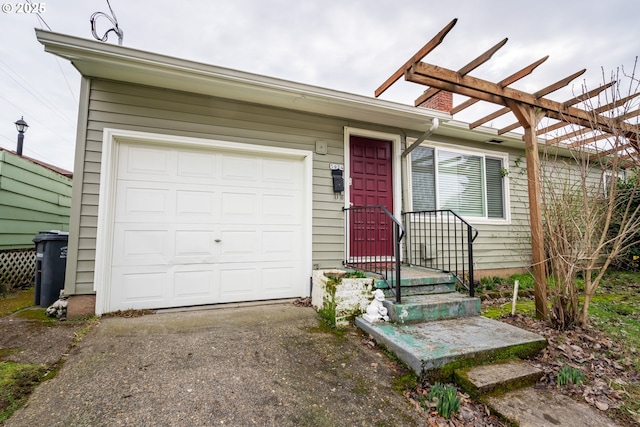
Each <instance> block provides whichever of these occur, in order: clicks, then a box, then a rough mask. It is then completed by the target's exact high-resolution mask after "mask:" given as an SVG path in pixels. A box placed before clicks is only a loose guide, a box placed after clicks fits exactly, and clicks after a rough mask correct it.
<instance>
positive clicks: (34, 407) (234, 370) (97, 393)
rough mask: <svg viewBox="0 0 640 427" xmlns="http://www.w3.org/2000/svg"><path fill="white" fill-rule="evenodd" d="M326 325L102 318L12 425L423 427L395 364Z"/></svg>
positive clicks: (253, 313) (226, 312) (260, 318)
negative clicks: (397, 383) (398, 383)
mask: <svg viewBox="0 0 640 427" xmlns="http://www.w3.org/2000/svg"><path fill="white" fill-rule="evenodd" d="M319 325H320V323H319V320H318V316H317V314H316V312H315V311H314V310H313V309H311V308H302V307H296V306H294V305H292V304H290V303H287V304H284V303H280V304H270V305H256V306H251V307H247V306H244V307H243V306H235V307H226V308H215V309H209V310H204V309H203V310H197V311H181V312H175V311H169V312H161V313H157V314H153V315H148V316H143V317H137V318H105V319H102V320H101V322H100V325H99V326H97V327H96V328H95V329H94V330H93V331H92V332H91V333H90V334H89V335H88V336H86V337H85V338H84V339H83V340H82V341H81V342H80V343H79V345H78V346H77V347H76V348H75V349H74V350H73V351H72V353H71V354H70V355H69V356H68V359H67V361H66V363H65V364H64V366H63V367H62V368H61V370H60V371H59V372H58V374H57V376H56V377H55V378H54V379H52V380H50V381H47V382H45V383H43V384H41V385H40V386H38V388H37V389H36V390H35V392H34V394H33V395H32V396H31V398H30V400H29V402H28V404H27V406H26V407H24V408H22V409H20V410H19V411H17V412H16V413H15V414H14V415H13V416H12V417H11V418H10V419H9V420H7V422H6V425H7V426H11V427H16V426H29V427H33V426H39V425H46V426H205V425H206V426H209V425H228V426H251V425H258V426H370V425H371V426H374V425H375V426H386V425H389V426H391V425H403V426H412V425H425V424H426V420H424V419H422V418H420V416H419V415H418V414H417V412H415V411H414V410H413V409H412V408H411V407H409V405H408V403H407V401H406V400H405V399H404V398H403V397H402V396H401V395H399V394H398V393H397V392H395V391H394V390H393V389H392V385H391V384H392V380H393V378H394V375H395V373H394V372H395V371H394V369H395V363H394V362H392V361H390V360H389V359H388V358H387V357H386V356H384V355H382V354H380V353H379V351H377V350H372V349H369V348H368V347H367V346H365V345H363V344H362V342H361V338H360V337H359V335H358V333H357V332H356V331H353V330H350V331H348V332H347V333H346V334H345V335H342V336H341V335H339V334H336V333H333V332H328V331H326V330H324V329H323V328H321V327H320V326H319Z"/></svg>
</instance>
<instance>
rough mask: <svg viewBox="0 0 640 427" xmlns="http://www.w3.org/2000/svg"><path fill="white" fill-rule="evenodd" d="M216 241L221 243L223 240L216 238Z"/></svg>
mask: <svg viewBox="0 0 640 427" xmlns="http://www.w3.org/2000/svg"><path fill="white" fill-rule="evenodd" d="M214 242H216V243H220V242H222V240H220V239H216V240H214Z"/></svg>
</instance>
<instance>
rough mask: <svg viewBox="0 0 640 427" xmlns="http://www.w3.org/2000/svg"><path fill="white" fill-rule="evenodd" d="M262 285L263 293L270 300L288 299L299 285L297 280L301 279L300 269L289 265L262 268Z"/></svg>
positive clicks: (274, 264)
mask: <svg viewBox="0 0 640 427" xmlns="http://www.w3.org/2000/svg"><path fill="white" fill-rule="evenodd" d="M261 275H262V277H261V283H262V288H263V292H264V293H265V295H268V296H269V298H287V296H288V295H291V292H292V291H294V290H295V289H296V288H297V287H299V284H298V283H296V280H297V279H296V278H297V277H300V267H299V266H294V267H292V266H290V265H287V264H282V263H281V264H280V265H278V264H277V263H273V264H272V265H267V266H265V267H263V268H262V271H261Z"/></svg>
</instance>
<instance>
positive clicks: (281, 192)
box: [109, 143, 308, 311]
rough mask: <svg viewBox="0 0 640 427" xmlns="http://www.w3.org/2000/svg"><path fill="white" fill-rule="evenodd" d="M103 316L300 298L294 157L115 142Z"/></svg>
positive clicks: (300, 207)
mask: <svg viewBox="0 0 640 427" xmlns="http://www.w3.org/2000/svg"><path fill="white" fill-rule="evenodd" d="M115 160H116V161H117V171H116V172H115V176H116V181H115V212H114V223H113V228H112V229H113V236H112V237H113V251H112V259H111V267H110V268H111V274H110V276H111V286H110V289H109V293H110V296H109V310H110V311H114V310H121V309H129V308H135V309H142V308H161V307H179V306H188V305H199V304H214V303H225V302H238V301H253V300H268V299H278V298H292V297H298V296H302V295H303V294H304V293H305V290H306V287H308V284H307V286H305V283H306V282H308V279H306V280H305V274H306V272H305V269H304V267H305V266H304V265H303V264H304V259H305V257H304V253H305V248H304V243H303V241H304V238H303V237H304V236H303V233H304V228H305V227H304V221H305V218H304V197H305V195H304V193H305V188H304V187H305V185H304V166H303V165H304V164H303V160H302V159H301V158H300V157H297V158H292V157H290V156H283V155H277V154H273V153H269V154H264V153H259V154H258V153H249V154H247V153H238V152H232V151H225V150H223V149H216V150H208V149H198V150H191V149H181V148H176V147H153V146H147V145H133V144H124V143H123V144H120V147H119V149H118V155H117V159H115Z"/></svg>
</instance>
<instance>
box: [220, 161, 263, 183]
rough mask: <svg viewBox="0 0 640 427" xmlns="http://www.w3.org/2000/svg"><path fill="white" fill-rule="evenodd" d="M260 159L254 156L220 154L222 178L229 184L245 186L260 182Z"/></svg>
mask: <svg viewBox="0 0 640 427" xmlns="http://www.w3.org/2000/svg"><path fill="white" fill-rule="evenodd" d="M259 162H260V159H258V158H257V157H255V156H251V157H250V156H236V155H230V154H225V155H223V156H222V176H221V178H222V180H223V181H224V182H226V183H228V184H230V185H238V186H246V184H247V183H249V184H253V183H256V182H260V179H259V178H260V168H259Z"/></svg>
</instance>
